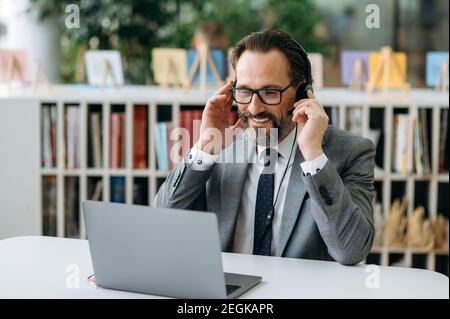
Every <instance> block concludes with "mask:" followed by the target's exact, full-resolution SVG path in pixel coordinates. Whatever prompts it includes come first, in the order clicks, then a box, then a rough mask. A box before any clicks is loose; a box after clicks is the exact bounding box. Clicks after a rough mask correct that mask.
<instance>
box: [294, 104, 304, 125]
mask: <svg viewBox="0 0 450 319" xmlns="http://www.w3.org/2000/svg"><path fill="white" fill-rule="evenodd" d="M306 111H308V107H307V106H306V105H304V106H301V107H298V108H296V109H295V110H294V113H293V116H292V122H298V124H300V127H303V125H304V124H305V123H306V121H307V120H308V114H307V113H306Z"/></svg>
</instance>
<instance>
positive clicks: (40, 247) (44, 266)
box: [0, 236, 449, 298]
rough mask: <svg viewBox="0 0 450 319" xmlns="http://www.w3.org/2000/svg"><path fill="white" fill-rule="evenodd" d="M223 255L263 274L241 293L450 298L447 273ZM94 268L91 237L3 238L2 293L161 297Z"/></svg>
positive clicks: (226, 261) (233, 267) (236, 268)
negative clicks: (112, 286) (116, 284)
mask: <svg viewBox="0 0 450 319" xmlns="http://www.w3.org/2000/svg"><path fill="white" fill-rule="evenodd" d="M222 256H223V265H224V270H225V271H226V272H235V273H242V274H250V275H259V276H262V277H263V281H262V283H261V284H260V285H258V286H257V287H255V288H253V289H252V290H250V291H249V292H247V293H245V294H244V295H243V296H242V297H241V298H449V279H448V277H446V276H444V275H442V274H439V273H436V272H432V271H428V270H422V269H410V268H397V267H379V268H378V270H375V271H374V269H373V268H367V267H366V265H358V266H352V267H349V266H342V265H339V264H338V263H335V262H327V261H313V260H306V259H292V258H280V257H263V256H252V255H243V254H231V253H223V254H222ZM92 272H93V270H92V263H91V258H90V254H89V246H88V242H87V241H86V240H75V239H62V238H53V237H35V236H32V237H15V238H9V239H5V240H2V241H0V298H159V297H157V296H150V295H144V294H136V293H128V292H122V291H115V290H109V289H102V288H94V287H93V286H91V285H90V284H89V282H88V281H87V280H86V278H87V277H88V276H89V275H91V274H92ZM377 272H378V274H379V277H378V278H379V288H368V286H367V284H366V283H367V282H372V283H375V282H376V280H374V279H375V277H373V276H375V275H376V273H377ZM78 273H79V276H77V274H78ZM371 276H372V277H371ZM78 278H79V287H78V288H76V287H74V285H75V286H76V283H77V281H78V280H77V279H78ZM67 284H68V285H67Z"/></svg>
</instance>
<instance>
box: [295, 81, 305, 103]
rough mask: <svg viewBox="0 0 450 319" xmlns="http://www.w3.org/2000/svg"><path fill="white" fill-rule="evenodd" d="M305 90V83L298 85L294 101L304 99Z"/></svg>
mask: <svg viewBox="0 0 450 319" xmlns="http://www.w3.org/2000/svg"><path fill="white" fill-rule="evenodd" d="M305 88H306V83H302V84H300V86H299V87H298V88H297V93H296V95H295V100H296V101H299V100H301V99H304V98H305V95H306V92H305Z"/></svg>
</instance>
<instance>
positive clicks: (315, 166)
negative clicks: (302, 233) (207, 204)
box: [187, 130, 328, 256]
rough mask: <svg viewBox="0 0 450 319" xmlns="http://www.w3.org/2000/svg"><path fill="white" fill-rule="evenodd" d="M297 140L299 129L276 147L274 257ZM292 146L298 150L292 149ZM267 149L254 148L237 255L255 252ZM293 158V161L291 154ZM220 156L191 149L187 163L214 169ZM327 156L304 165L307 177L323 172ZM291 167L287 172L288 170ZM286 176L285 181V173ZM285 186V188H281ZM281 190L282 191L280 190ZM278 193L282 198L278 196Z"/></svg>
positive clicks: (235, 245) (235, 243)
mask: <svg viewBox="0 0 450 319" xmlns="http://www.w3.org/2000/svg"><path fill="white" fill-rule="evenodd" d="M296 140H297V138H296V136H295V130H292V131H291V133H289V135H288V136H287V137H286V138H285V139H283V141H281V143H280V144H278V145H277V146H275V147H274V149H276V150H277V151H278V153H279V157H278V161H277V163H276V164H275V173H274V195H273V199H274V202H275V200H276V203H275V214H274V217H273V224H272V246H271V254H272V256H274V255H275V254H276V252H279V249H278V248H279V247H277V245H278V238H279V236H280V226H281V220H282V213H283V208H284V202H285V197H286V190H287V187H288V183H289V178H290V175H291V170H292V164H293V162H294V157H295V152H296V150H297V147H298V146H297V142H296ZM292 145H294V147H293V148H292ZM264 150H265V148H263V147H261V146H257V147H254V148H253V152H252V154H251V156H257V157H256V158H252V160H251V162H250V163H251V164H249V166H248V170H247V174H246V177H245V181H244V187H243V192H242V197H241V204H240V205H239V216H238V220H237V225H236V231H235V233H234V241H233V252H235V253H245V254H252V253H253V236H254V223H255V205H256V193H257V190H258V182H259V177H260V175H261V172H262V170H263V168H264V162H263V157H264V155H263V154H264ZM291 150H292V156H291V159H290V161H289V166H288V167H287V165H288V159H289V155H290V154H291ZM217 158H218V155H210V154H208V153H205V152H203V151H202V150H200V149H198V148H197V147H196V146H194V147H193V148H192V149H191V153H190V154H189V156H188V158H187V163H188V164H190V167H191V169H193V170H206V169H208V168H210V167H211V165H213V164H214V163H215V162H216V161H217ZM327 160H328V159H327V157H326V155H325V154H324V153H322V154H321V155H319V156H318V157H317V158H315V159H314V160H312V161H304V162H303V163H300V165H301V167H302V170H303V173H304V174H306V175H314V174H316V173H317V172H318V171H319V170H320V169H322V168H323V167H324V166H325V164H326V162H327ZM286 167H287V170H286ZM285 170H286V175H285V177H284V179H283V181H281V180H282V177H283V174H284V171H285ZM280 183H281V185H280ZM278 189H279V191H278ZM277 194H278V199H276V196H277Z"/></svg>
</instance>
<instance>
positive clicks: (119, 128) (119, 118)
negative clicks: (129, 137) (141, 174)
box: [109, 112, 125, 168]
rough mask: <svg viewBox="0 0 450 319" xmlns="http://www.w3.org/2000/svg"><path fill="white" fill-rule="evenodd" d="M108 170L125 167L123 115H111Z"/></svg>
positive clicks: (116, 113)
mask: <svg viewBox="0 0 450 319" xmlns="http://www.w3.org/2000/svg"><path fill="white" fill-rule="evenodd" d="M109 165H110V168H123V167H125V113H123V112H113V113H111V124H110V152H109Z"/></svg>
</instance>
